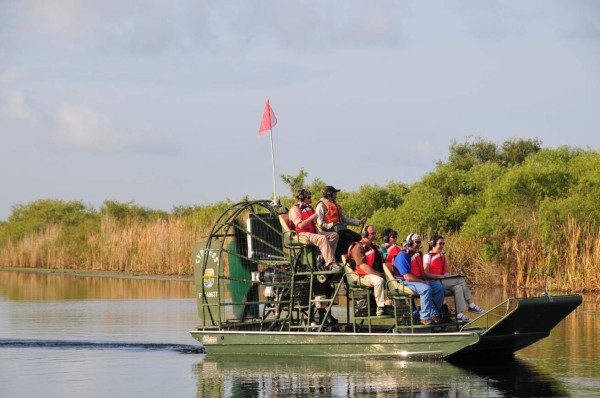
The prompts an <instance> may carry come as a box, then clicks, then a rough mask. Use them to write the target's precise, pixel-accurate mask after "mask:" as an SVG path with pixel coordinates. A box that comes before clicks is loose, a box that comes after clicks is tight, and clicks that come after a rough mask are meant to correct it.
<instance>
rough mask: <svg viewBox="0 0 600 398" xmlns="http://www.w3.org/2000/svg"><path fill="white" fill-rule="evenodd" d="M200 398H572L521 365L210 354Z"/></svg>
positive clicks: (201, 370)
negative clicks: (221, 355) (457, 397)
mask: <svg viewBox="0 0 600 398" xmlns="http://www.w3.org/2000/svg"><path fill="white" fill-rule="evenodd" d="M193 372H194V373H195V374H196V376H197V378H198V394H197V396H198V397H304V396H311V397H330V396H333V397H353V396H422V397H447V396H449V397H456V396H461V397H462V396H467V397H469V396H477V397H479V396H486V397H502V396H519V397H522V396H537V397H558V396H567V395H568V394H567V392H566V390H565V389H564V387H563V386H562V385H561V384H560V383H559V382H558V380H556V379H554V378H552V377H551V376H549V375H547V374H544V373H542V372H539V371H537V370H535V369H534V368H532V367H531V366H528V365H526V364H525V363H523V362H522V361H519V360H516V359H515V360H513V361H510V362H508V363H504V364H502V366H496V367H489V366H487V365H482V364H479V365H478V366H477V367H469V366H466V367H465V366H463V365H461V366H458V365H455V364H451V363H448V362H444V361H433V362H432V361H425V362H404V361H392V360H389V361H388V360H381V359H373V360H358V359H352V360H342V361H340V360H339V359H326V358H325V359H315V358H269V357H264V358H258V359H257V358H246V357H214V356H211V355H208V356H206V357H205V358H204V359H203V361H202V362H200V363H198V364H197V365H194V366H193Z"/></svg>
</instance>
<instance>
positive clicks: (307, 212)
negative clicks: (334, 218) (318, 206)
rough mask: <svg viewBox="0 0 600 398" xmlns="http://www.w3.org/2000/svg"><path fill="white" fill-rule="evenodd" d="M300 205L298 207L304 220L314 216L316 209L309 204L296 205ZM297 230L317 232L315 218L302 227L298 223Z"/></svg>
mask: <svg viewBox="0 0 600 398" xmlns="http://www.w3.org/2000/svg"><path fill="white" fill-rule="evenodd" d="M296 206H298V208H299V209H300V217H302V221H304V220H306V219H308V217H310V216H312V215H313V214H315V210H314V209H313V208H312V207H310V206H308V205H305V206H300V205H296ZM296 231H298V232H310V233H311V234H314V233H315V222H314V220H313V221H312V222H310V223H308V225H306V226H305V227H304V228H300V227H299V226H297V225H296Z"/></svg>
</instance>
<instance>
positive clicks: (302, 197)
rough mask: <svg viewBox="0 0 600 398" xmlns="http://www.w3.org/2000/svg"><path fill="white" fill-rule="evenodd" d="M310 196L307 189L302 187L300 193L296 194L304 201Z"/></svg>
mask: <svg viewBox="0 0 600 398" xmlns="http://www.w3.org/2000/svg"><path fill="white" fill-rule="evenodd" d="M308 196H309V194H308V192H307V191H306V189H301V190H299V191H298V195H296V197H297V198H298V200H299V201H303V200H304V199H306V198H307V197H308Z"/></svg>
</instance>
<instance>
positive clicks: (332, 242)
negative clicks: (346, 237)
mask: <svg viewBox="0 0 600 398" xmlns="http://www.w3.org/2000/svg"><path fill="white" fill-rule="evenodd" d="M298 235H300V236H301V237H303V238H304V239H306V240H307V241H308V242H309V243H310V244H311V245H314V246H317V247H318V248H319V250H321V254H322V255H323V259H324V260H325V264H327V265H329V264H332V263H335V256H334V253H335V248H336V246H337V243H338V239H339V236H338V234H337V233H335V232H333V233H327V234H326V235H325V234H311V233H310V232H300V233H299V234H298Z"/></svg>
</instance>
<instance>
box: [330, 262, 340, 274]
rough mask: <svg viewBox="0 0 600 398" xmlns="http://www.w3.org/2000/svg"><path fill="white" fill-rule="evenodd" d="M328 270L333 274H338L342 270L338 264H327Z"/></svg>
mask: <svg viewBox="0 0 600 398" xmlns="http://www.w3.org/2000/svg"><path fill="white" fill-rule="evenodd" d="M329 269H330V270H331V271H334V272H340V271H341V270H343V268H342V267H341V266H340V265H339V264H338V263H332V264H329Z"/></svg>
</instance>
